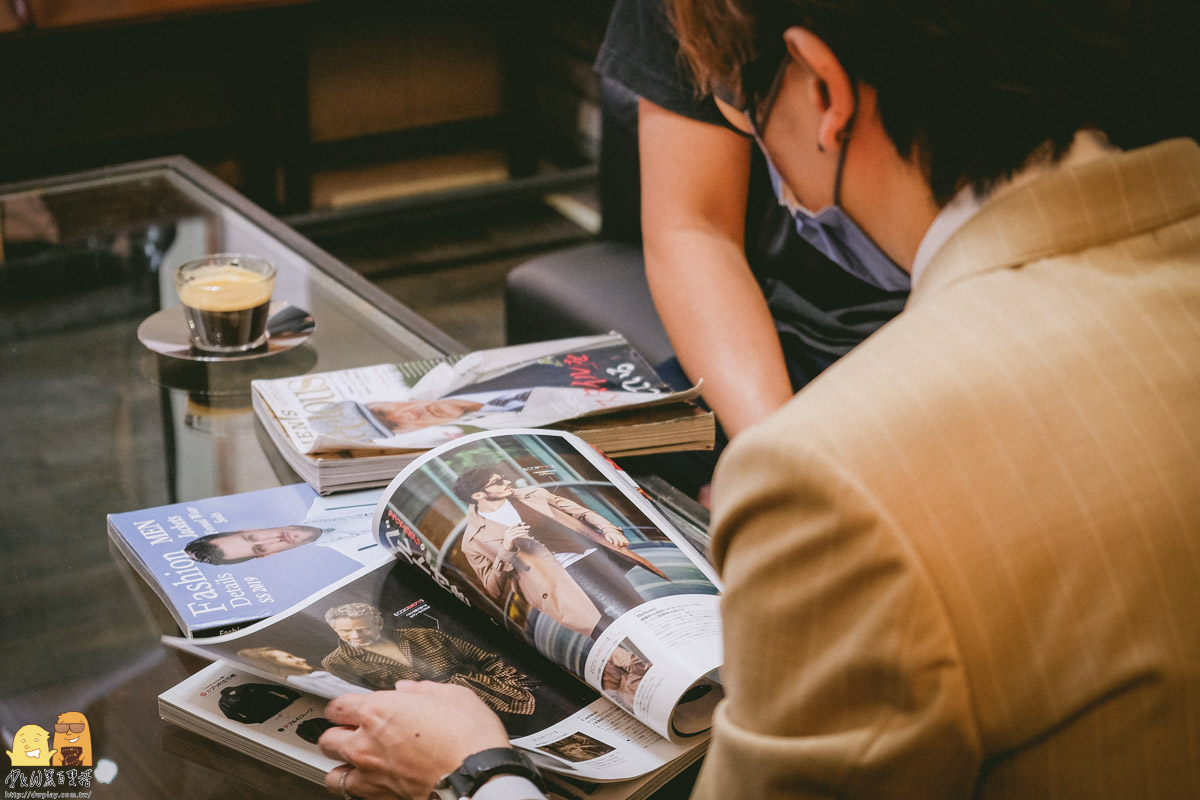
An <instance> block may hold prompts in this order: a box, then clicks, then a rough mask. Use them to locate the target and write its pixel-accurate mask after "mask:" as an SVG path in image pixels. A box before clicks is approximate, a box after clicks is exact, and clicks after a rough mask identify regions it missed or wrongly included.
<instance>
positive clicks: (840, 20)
mask: <svg viewBox="0 0 1200 800" xmlns="http://www.w3.org/2000/svg"><path fill="white" fill-rule="evenodd" d="M1198 5H1200V4H1195V3H1194V2H1192V0H1188V2H1183V1H1182V0H1138V1H1137V2H1133V0H1086V1H1085V0H943V1H942V2H931V0H674V5H673V18H674V20H675V24H676V27H677V28H678V31H679V36H680V47H681V52H682V53H683V55H684V56H685V57H686V59H687V61H688V62H689V63H690V64H691V66H692V68H693V71H694V72H695V73H696V76H697V79H698V81H699V83H700V84H701V85H702V86H703V87H705V88H712V87H714V86H725V87H729V88H732V89H736V88H737V87H740V86H741V85H742V84H741V76H742V67H743V66H744V65H745V64H747V63H752V62H753V61H754V59H755V58H756V57H764V56H765V57H767V58H775V56H776V55H778V60H777V61H776V62H775V63H776V64H778V63H780V62H781V61H782V59H783V58H784V57H786V56H787V53H786V50H785V49H783V48H781V46H780V43H779V40H780V39H781V37H782V33H783V31H784V30H786V29H787V28H788V27H789V26H792V25H799V26H802V27H804V28H807V29H809V30H811V31H812V32H813V33H814V34H816V35H817V36H818V37H820V38H821V39H822V40H823V41H824V42H825V43H826V44H828V45H829V47H830V48H831V49H832V50H833V52H834V53H835V54H836V55H837V57H838V59H839V60H840V61H841V63H842V66H843V67H844V68H845V69H846V71H847V73H848V74H849V75H850V77H851V79H852V80H855V81H861V82H863V83H865V84H867V85H869V86H871V87H873V88H874V89H875V90H876V92H877V96H878V99H879V113H880V116H881V118H882V121H883V125H884V127H885V129H886V130H887V134H888V136H889V137H890V138H891V140H892V142H893V143H894V144H895V145H896V148H897V150H898V151H899V152H900V154H901V155H903V156H904V157H906V158H908V159H909V160H911V161H913V163H915V164H917V165H918V166H919V167H920V168H921V169H922V170H923V172H924V174H925V176H926V179H927V180H928V181H929V184H930V186H931V188H932V190H933V195H934V198H935V200H937V202H938V203H939V204H944V203H946V202H948V201H949V199H950V198H951V197H953V196H954V194H955V192H956V191H957V190H958V189H959V188H961V187H962V186H966V185H969V186H972V187H974V188H975V189H976V190H977V191H986V190H987V189H988V188H990V187H991V186H992V185H994V184H995V183H996V182H998V181H1001V180H1003V179H1005V178H1007V177H1009V176H1011V175H1012V174H1013V173H1014V172H1015V171H1017V170H1019V169H1021V168H1022V167H1023V166H1025V165H1026V164H1027V163H1029V162H1030V161H1031V159H1032V160H1037V159H1040V158H1046V159H1051V160H1052V159H1056V158H1057V157H1059V156H1061V155H1062V153H1063V152H1064V151H1065V150H1066V149H1067V147H1068V146H1069V145H1070V144H1071V141H1072V138H1073V135H1074V133H1075V132H1076V131H1077V130H1079V129H1081V128H1086V127H1091V128H1095V129H1098V130H1101V131H1103V132H1105V133H1106V134H1107V135H1108V137H1109V139H1110V141H1112V142H1113V143H1114V144H1116V145H1117V146H1119V147H1125V148H1130V147H1138V146H1141V145H1145V144H1150V143H1152V142H1155V141H1159V140H1161V139H1164V138H1169V137H1171V136H1179V135H1186V136H1195V135H1196V133H1197V131H1196V130H1195V128H1194V126H1195V125H1196V118H1195V116H1194V114H1195V110H1196V99H1195V97H1196V89H1197V88H1198V84H1200V79H1198V75H1200V71H1197V69H1196V67H1197V64H1198V63H1200V62H1198V60H1197V58H1196V56H1195V54H1194V53H1195V51H1196V50H1200V48H1197V47H1196V41H1197V39H1198V38H1200V34H1198V32H1197V29H1198V27H1200V25H1198V24H1197V20H1198V18H1200V13H1198V12H1197V10H1196V8H1197V6H1198Z"/></svg>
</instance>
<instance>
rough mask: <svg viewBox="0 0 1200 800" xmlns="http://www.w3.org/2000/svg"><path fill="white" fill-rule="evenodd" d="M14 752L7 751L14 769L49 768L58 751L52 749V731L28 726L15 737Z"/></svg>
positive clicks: (38, 726)
mask: <svg viewBox="0 0 1200 800" xmlns="http://www.w3.org/2000/svg"><path fill="white" fill-rule="evenodd" d="M12 748H13V749H12V750H6V751H5V752H6V753H8V757H9V759H10V760H11V761H12V765H13V766H14V767H48V766H50V757H51V756H52V755H54V753H55V752H56V751H54V750H51V749H50V731H48V730H46V729H45V728H43V727H42V726H41V725H26V726H25V727H23V728H21V729H20V730H18V731H17V733H16V735H14V736H13V745H12Z"/></svg>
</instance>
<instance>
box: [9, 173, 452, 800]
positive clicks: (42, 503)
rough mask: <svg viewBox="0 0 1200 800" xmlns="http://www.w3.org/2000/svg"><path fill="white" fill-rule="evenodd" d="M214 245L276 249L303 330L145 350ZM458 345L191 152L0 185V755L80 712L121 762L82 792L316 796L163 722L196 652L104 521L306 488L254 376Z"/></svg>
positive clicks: (278, 294)
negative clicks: (197, 348)
mask: <svg viewBox="0 0 1200 800" xmlns="http://www.w3.org/2000/svg"><path fill="white" fill-rule="evenodd" d="M213 252H241V253H253V254H256V255H260V256H264V257H266V258H268V259H270V260H272V261H273V262H274V263H275V265H276V268H277V270H278V274H277V280H276V289H275V295H274V299H275V300H276V301H282V302H285V303H286V304H288V305H289V306H291V307H293V308H298V309H301V310H303V311H307V312H308V313H309V314H311V315H312V317H313V320H314V321H315V329H314V330H313V332H312V335H311V336H310V337H309V338H308V339H307V340H306V341H304V342H303V343H302V344H300V345H299V346H296V347H293V348H291V349H288V350H286V351H281V352H277V353H274V354H272V355H269V356H265V357H262V358H253V359H244V360H240V361H231V362H201V361H191V360H189V359H186V358H177V357H169V356H164V355H160V354H157V353H155V352H152V351H151V350H150V349H148V348H147V347H146V346H144V345H143V344H142V343H141V341H140V340H139V338H138V329H139V326H141V325H142V324H143V322H145V321H146V320H147V319H148V318H150V317H151V316H152V315H155V314H166V315H170V314H173V313H175V312H172V311H169V310H170V309H174V308H176V307H177V306H178V299H177V298H176V297H175V294H174V288H173V286H172V281H171V278H170V273H171V270H172V268H173V267H174V266H175V265H177V264H179V263H182V262H184V261H187V260H190V259H193V258H196V257H199V256H202V255H205V254H207V253H213ZM179 319H180V321H182V316H180V317H179ZM457 350H461V348H460V347H459V346H458V344H457V343H456V342H454V341H453V340H452V339H450V338H449V337H447V336H446V335H445V334H443V333H442V332H440V331H439V330H437V329H436V328H434V327H433V326H432V325H430V324H429V323H428V322H426V321H425V320H423V319H421V318H420V317H418V316H416V315H415V314H413V313H412V312H411V311H410V310H409V309H407V308H405V307H404V306H403V305H402V304H400V303H399V302H397V301H396V300H395V299H393V298H391V297H390V296H388V295H385V294H384V293H382V292H380V291H379V290H378V289H376V288H375V287H374V286H372V285H371V284H370V283H369V282H367V281H366V280H364V279H363V278H362V277H361V276H359V275H357V274H356V273H354V272H352V271H351V270H349V269H348V268H347V267H345V266H344V265H343V264H341V263H339V262H338V261H336V260H335V259H334V258H332V257H331V256H329V255H328V254H326V253H324V252H323V251H321V250H320V249H319V248H317V247H316V246H315V245H313V244H312V243H310V242H308V241H307V240H305V239H304V238H303V237H301V236H299V235H298V234H296V233H295V232H294V231H292V230H291V229H289V228H287V227H286V226H284V225H283V224H282V223H280V222H278V221H277V220H275V219H274V218H272V217H271V216H270V215H268V214H266V213H265V212H263V211H262V210H261V209H259V208H257V207H255V206H253V205H252V204H250V203H249V202H248V201H246V200H245V199H244V198H242V197H240V196H239V195H237V194H236V193H235V192H233V191H232V190H230V189H229V188H228V187H226V186H225V185H224V184H222V183H220V182H219V181H217V180H216V179H214V178H212V177H211V176H209V175H208V174H207V173H205V172H204V171H203V170H201V169H200V168H199V167H197V166H196V165H194V164H192V163H191V162H189V161H187V160H185V159H181V158H172V159H163V160H158V161H153V162H142V163H138V164H131V165H125V166H120V167H115V168H111V169H105V170H100V171H96V172H90V173H86V174H78V175H72V176H64V177H61V178H54V179H48V180H44V181H38V182H34V183H25V184H12V185H6V186H5V185H0V402H2V404H3V405H2V409H0V463H2V464H3V467H2V470H3V472H2V474H3V478H4V480H3V487H2V489H0V620H2V624H0V631H2V637H3V646H2V653H3V654H2V655H0V731H2V733H3V736H4V739H5V748H6V749H8V748H9V747H11V746H12V737H13V734H14V733H15V731H16V730H17V729H19V728H21V727H22V726H24V725H27V724H37V725H40V726H42V727H43V728H47V729H50V730H53V723H54V721H55V720H56V718H57V715H58V714H59V713H62V712H65V711H79V712H83V713H84V714H85V715H86V716H87V718H88V721H89V723H90V725H91V726H92V742H93V748H94V752H95V757H96V758H97V759H105V760H106V762H107V763H106V770H108V771H111V768H112V767H114V766H115V768H116V777H115V778H113V779H112V782H111V783H109V784H102V783H99V782H97V781H93V783H92V785H91V787H90V789H87V791H90V792H91V796H92V797H114V798H140V797H147V798H162V797H171V798H175V799H178V800H183V799H184V798H200V797H221V798H229V797H266V796H271V797H275V796H286V797H309V796H311V797H326V796H327V795H326V794H325V792H324V790H323V789H322V788H321V787H319V786H316V785H314V784H310V783H307V782H305V781H303V780H301V779H299V778H293V777H292V776H291V775H288V774H286V773H284V772H282V771H280V770H276V769H272V768H267V767H264V766H263V765H262V764H260V763H259V762H257V761H254V760H253V759H250V758H249V757H246V756H242V755H240V754H238V753H236V752H234V751H232V750H229V749H226V748H223V747H219V746H217V745H213V744H210V743H208V742H207V741H206V740H204V739H202V738H201V737H199V736H196V735H194V734H191V733H189V732H186V731H183V730H181V729H178V728H175V727H173V726H170V725H167V724H166V723H164V722H162V721H160V720H159V718H158V711H157V705H156V697H157V695H158V693H159V692H161V691H163V690H165V689H167V688H169V687H170V686H171V685H173V684H174V683H176V682H178V681H179V680H181V679H182V678H183V677H185V676H186V675H187V674H188V673H189V672H191V671H194V670H195V669H196V668H197V666H198V664H197V663H196V662H195V661H192V660H190V659H188V658H186V657H183V656H181V655H179V654H178V653H176V652H175V651H173V650H170V649H168V648H165V647H164V646H163V645H162V644H161V643H160V642H159V638H158V637H159V635H160V634H161V633H167V632H173V627H174V626H173V623H172V622H171V619H170V617H169V616H167V613H166V611H165V609H164V608H163V607H162V604H161V603H160V602H158V601H157V599H156V597H155V596H154V595H153V594H151V593H150V592H149V590H148V589H147V588H146V587H145V585H144V583H142V582H141V579H140V578H138V577H136V576H135V575H134V574H133V573H132V572H131V571H130V570H129V569H128V567H127V566H126V564H125V563H124V560H123V558H122V557H121V556H120V555H119V554H117V553H116V551H115V550H112V549H111V548H110V546H109V543H108V536H107V532H106V519H105V518H106V515H107V514H108V513H112V512H121V511H131V510H136V509H140V508H147V507H151V506H156V505H161V504H165V503H171V502H182V501H187V500H189V499H196V498H202V497H210V496H215V495H223V494H231V493H235V492H245V491H251V490H254V489H262V488H267V487H271V486H278V485H282V484H287V483H296V482H298V481H299V478H298V477H297V476H296V475H295V474H294V473H292V472H291V471H290V469H289V468H288V467H287V466H286V465H285V464H284V463H283V462H282V460H281V458H280V457H279V456H278V454H277V453H276V452H275V450H274V447H273V446H272V445H271V444H270V442H269V441H268V440H267V439H266V437H265V433H263V432H262V430H261V427H260V426H259V424H258V423H257V422H256V420H255V417H254V415H253V412H252V411H251V409H250V395H249V384H250V381H251V380H252V379H254V378H257V377H277V376H281V375H289V374H299V373H304V372H309V371H319V370H330V369H339V368H344V367H353V366H362V365H367V364H374V363H380V362H385V361H401V360H408V359H415V358H425V357H429V356H433V355H437V354H440V353H445V352H452V351H457ZM6 788H7V787H6ZM58 790H59V791H69V790H70V787H59V789H58Z"/></svg>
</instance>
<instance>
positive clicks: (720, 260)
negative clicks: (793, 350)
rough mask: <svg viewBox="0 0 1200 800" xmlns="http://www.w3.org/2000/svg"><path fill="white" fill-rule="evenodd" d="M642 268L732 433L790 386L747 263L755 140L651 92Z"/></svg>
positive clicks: (642, 141)
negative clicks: (675, 108) (682, 111)
mask: <svg viewBox="0 0 1200 800" xmlns="http://www.w3.org/2000/svg"><path fill="white" fill-rule="evenodd" d="M638 114H639V117H638V143H639V150H640V153H641V165H642V166H641V169H642V229H643V239H644V245H645V253H646V276H647V279H648V280H649V282H650V291H651V294H652V295H653V297H654V304H655V306H656V308H657V309H658V313H659V316H660V317H661V318H662V321H663V325H664V327H665V328H666V329H667V335H668V336H669V337H670V339H671V344H672V345H673V346H674V348H675V353H676V355H677V356H678V357H679V361H680V363H681V364H682V365H683V368H684V370H685V371H686V372H687V374H688V376H689V377H690V378H692V380H699V379H701V378H703V380H704V399H705V400H706V401H707V402H708V404H709V405H710V406H711V407H712V409H713V411H714V412H716V415H717V418H718V419H719V420H720V421H721V425H722V426H723V427H724V428H725V431H726V433H728V434H729V435H730V437H732V436H734V435H736V434H737V433H739V432H741V431H742V430H743V429H745V428H746V427H748V426H750V425H752V424H754V423H755V422H757V421H758V420H760V419H762V418H763V417H765V416H766V415H767V414H769V413H771V412H772V411H774V410H775V409H776V408H778V407H779V406H781V405H783V403H785V402H786V401H787V400H788V398H789V397H791V395H792V390H791V382H790V380H789V379H788V375H787V368H786V366H785V365H784V360H783V350H782V348H781V347H780V345H779V337H778V336H777V334H776V333H775V326H774V323H773V321H772V319H771V314H770V312H769V311H768V309H767V303H766V300H765V299H764V298H763V296H762V292H761V290H760V289H759V286H758V283H757V281H756V280H755V278H754V276H753V274H752V273H751V272H750V267H749V265H748V264H747V262H746V256H745V250H744V239H745V236H744V229H745V214H746V194H747V190H748V183H749V173H750V147H751V146H752V144H751V142H750V141H749V140H748V139H745V138H743V137H741V136H738V135H737V134H735V133H733V132H732V131H729V130H727V129H724V128H721V127H718V126H715V125H710V124H708V123H704V122H697V121H695V120H691V119H688V118H686V117H683V116H680V115H678V114H675V113H673V112H670V111H667V110H665V109H663V108H660V107H659V106H656V105H654V104H653V103H650V102H649V101H647V100H641V101H640V103H639V106H638Z"/></svg>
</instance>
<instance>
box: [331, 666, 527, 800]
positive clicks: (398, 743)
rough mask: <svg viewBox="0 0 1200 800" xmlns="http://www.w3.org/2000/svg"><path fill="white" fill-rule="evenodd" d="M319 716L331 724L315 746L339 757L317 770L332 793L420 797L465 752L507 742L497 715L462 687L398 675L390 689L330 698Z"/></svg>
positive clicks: (422, 799)
mask: <svg viewBox="0 0 1200 800" xmlns="http://www.w3.org/2000/svg"><path fill="white" fill-rule="evenodd" d="M325 716H326V717H327V718H328V719H329V720H330V721H331V722H334V723H337V724H338V725H339V726H346V727H337V728H330V729H329V730H327V731H325V733H323V734H322V735H321V738H320V739H319V740H318V744H319V745H320V746H321V751H322V752H323V753H325V755H327V756H329V757H330V758H336V759H340V760H342V761H345V762H346V763H347V764H348V765H349V766H350V767H351V769H350V770H349V772H347V771H346V768H344V767H339V768H338V769H334V770H332V771H330V772H329V774H328V775H326V776H325V786H326V788H327V789H329V791H330V792H332V793H333V794H337V795H340V794H342V792H343V790H344V791H345V792H346V793H348V794H350V795H355V796H358V797H365V798H368V800H381V799H382V798H397V797H399V798H418V800H427V798H428V797H429V794H430V792H432V791H433V787H434V784H436V783H437V782H438V780H439V779H440V778H441V777H442V776H443V775H445V774H447V773H449V772H452V771H454V770H455V769H457V768H458V767H459V765H460V764H462V762H463V761H464V760H465V759H466V757H467V756H469V755H472V754H474V753H478V752H479V751H481V750H487V749H489V748H492V747H508V735H507V733H505V731H504V725H503V724H502V723H501V722H500V718H499V717H497V716H496V714H495V713H494V712H493V711H492V710H491V709H489V708H488V707H487V706H485V705H484V704H483V701H481V700H480V699H479V698H478V697H476V696H475V693H474V692H472V691H471V690H470V689H467V688H465V687H463V686H455V685H453V684H446V683H435V682H433V681H398V682H397V683H396V690H395V691H380V692H372V693H371V694H348V695H343V696H341V697H339V698H337V699H336V700H331V701H330V702H329V705H327V706H326V707H325Z"/></svg>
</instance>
